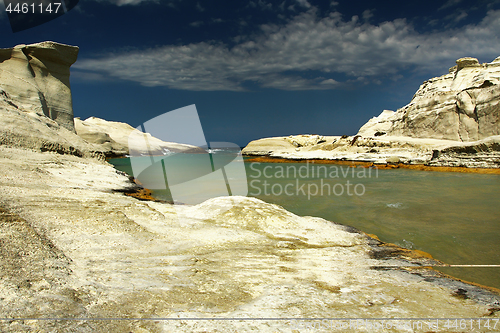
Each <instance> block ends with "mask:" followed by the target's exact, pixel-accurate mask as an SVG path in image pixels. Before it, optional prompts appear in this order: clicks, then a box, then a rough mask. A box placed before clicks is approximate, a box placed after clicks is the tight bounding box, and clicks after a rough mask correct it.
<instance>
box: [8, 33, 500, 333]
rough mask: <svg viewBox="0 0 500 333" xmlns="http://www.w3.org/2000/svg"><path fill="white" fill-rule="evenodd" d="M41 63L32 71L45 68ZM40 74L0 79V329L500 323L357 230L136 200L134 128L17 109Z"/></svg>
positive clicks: (455, 286) (476, 302) (476, 295)
mask: <svg viewBox="0 0 500 333" xmlns="http://www.w3.org/2000/svg"><path fill="white" fill-rule="evenodd" d="M22 47H25V46H22ZM33 48H35V49H36V48H42V49H45V48H46V49H48V50H47V52H33V53H32V54H33V57H34V58H36V56H43V55H44V54H47V53H48V54H51V59H52V61H57V57H55V56H54V53H51V52H52V51H55V54H58V55H59V56H60V57H62V58H61V60H60V62H59V65H61V66H62V65H64V64H65V66H66V67H67V69H68V70H69V62H68V61H66V60H65V58H64V57H65V53H64V52H59V53H58V51H57V50H61V49H63V50H67V47H66V46H64V47H63V46H60V45H58V44H56V43H42V44H35V45H31V46H28V49H30V50H31V49H33ZM14 49H15V48H14ZM70 50H71V49H70ZM72 50H73V51H75V50H74V49H72ZM11 51H12V50H11ZM14 51H16V50H14ZM16 52H17V51H16ZM16 52H11V53H12V54H17V55H21V53H22V52H21V53H16ZM4 53H5V52H4ZM73 53H74V52H73ZM73 53H71V52H70V54H73ZM34 58H30V59H25V60H23V61H26V64H28V63H29V62H30V61H32V63H31V64H30V66H41V65H40V64H43V63H44V62H33V59H34ZM19 59H21V58H19ZM2 66H3V67H2ZM5 66H10V65H9V63H8V61H7V62H6V61H3V62H0V69H4V70H5ZM8 69H9V70H10V71H11V73H12V72H15V71H14V70H15V68H14V69H13V68H11V67H8ZM38 69H39V68H38ZM38 69H37V68H35V70H34V71H26V72H24V71H22V72H16V73H15V74H16V75H17V77H18V78H22V80H21V79H19V80H18V83H19V84H17V85H11V86H8V85H3V83H2V82H1V81H0V93H1V94H0V95H1V97H0V115H1V117H0V123H1V126H0V175H1V177H0V252H1V256H0V268H1V269H0V272H1V273H0V276H1V279H0V313H1V314H2V318H0V319H1V320H0V330H1V331H3V332H19V331H25V332H31V331H32V332H35V331H36V332H67V331H72V332H123V331H134V332H170V331H182V332H202V331H211V332H227V331H239V332H246V331H255V330H259V331H262V332H289V331H290V330H291V329H292V328H293V327H294V326H293V323H292V322H291V321H290V320H288V319H287V320H283V321H279V320H274V321H271V322H268V321H265V320H258V321H244V320H239V321H238V320H233V321H231V320H224V319H230V318H247V319H249V320H250V319H252V318H484V319H492V318H493V319H497V318H499V312H498V310H499V309H500V308H499V306H500V294H499V293H498V291H496V290H494V289H491V288H490V289H488V288H483V287H479V286H475V285H473V284H469V283H464V282H462V281H458V280H455V279H452V278H450V277H447V276H445V275H444V274H441V273H438V272H436V271H434V270H432V269H431V268H430V266H432V265H441V264H442V263H440V262H438V261H437V260H434V259H432V258H429V257H428V256H426V255H424V254H422V253H418V252H415V251H409V250H404V249H401V248H398V247H395V246H392V245H390V244H384V243H382V242H380V241H378V240H377V239H375V238H373V237H370V236H368V235H366V234H364V233H362V232H360V231H358V230H355V229H353V228H350V227H347V226H343V225H339V224H336V223H334V222H330V221H326V220H324V219H321V218H316V217H301V216H297V215H294V214H292V213H290V212H288V211H286V210H285V209H283V208H282V207H279V206H277V205H273V204H269V203H265V202H263V201H261V200H258V199H255V198H247V197H219V198H213V199H210V200H208V201H206V202H204V203H201V204H199V205H195V206H190V205H182V206H180V205H176V206H174V205H171V204H168V203H162V202H154V201H145V200H138V199H137V198H134V197H130V196H127V195H125V193H134V192H137V191H138V190H139V187H138V186H137V184H135V183H133V182H132V181H131V179H130V178H129V177H128V176H127V175H125V174H124V173H122V172H119V171H117V170H116V169H114V168H113V167H112V166H111V165H110V164H108V163H107V162H106V161H105V157H106V156H109V155H113V154H110V152H115V153H116V152H119V151H123V150H121V149H122V147H119V145H120V140H121V139H120V136H123V131H121V132H120V133H122V134H120V135H117V136H115V137H113V135H114V134H113V131H115V129H116V126H118V127H119V128H121V129H123V128H125V127H126V126H128V125H126V124H122V125H116V126H115V125H113V129H110V130H109V131H108V130H102V129H100V130H95V131H94V130H93V129H92V128H94V129H95V128H97V127H92V128H90V130H89V131H88V132H92V131H94V132H95V133H105V134H107V136H106V135H104V134H103V135H101V134H92V133H91V134H86V135H82V136H79V135H77V134H76V133H75V131H74V129H73V128H71V126H69V125H71V124H70V123H68V122H67V117H62V118H60V117H55V116H54V117H53V118H51V117H50V115H55V112H53V111H54V110H59V111H60V114H70V113H71V114H72V110H71V109H69V108H68V104H67V103H66V104H65V103H62V104H61V103H60V104H57V103H56V104H51V103H49V104H46V105H45V107H46V111H47V112H39V111H37V110H45V109H43V105H42V104H40V103H41V101H40V98H41V97H40V96H45V94H46V92H44V91H42V90H40V91H39V92H40V94H39V93H38V92H37V91H33V94H31V95H30V96H31V97H30V98H28V99H24V100H21V99H22V98H24V97H25V96H26V95H23V94H22V89H23V87H22V85H21V83H20V82H22V81H23V80H24V81H27V80H28V81H29V80H34V78H32V77H31V78H30V75H32V72H36V70H38ZM61 70H62V69H61ZM23 75H25V77H23ZM45 79H46V82H44V84H43V85H41V86H43V87H50V86H51V85H53V86H55V87H57V85H58V84H59V83H58V82H51V80H55V81H57V78H56V77H55V76H50V75H48V76H45ZM16 82H17V81H16ZM36 84H37V82H36V81H33V82H32V83H31V85H30V87H31V88H32V89H35V88H36V87H37V85H36ZM33 87H35V88H33ZM35 90H36V89H35ZM19 96H21V97H22V98H21V97H19ZM23 96H24V97H23ZM20 98H21V99H20ZM37 98H38V99H37ZM68 98H70V96H63V95H61V96H59V101H61V100H66V101H67V100H68ZM44 100H47V101H50V100H51V99H50V98H48V96H46V97H44ZM21 102H22V103H21ZM30 103H31V104H30ZM37 103H38V107H37V106H36V104H37ZM30 105H31V106H30ZM61 105H63V106H64V105H66V106H65V107H66V109H64V108H59V106H61ZM51 108H54V110H52V109H51ZM58 108H59V109H58ZM92 122H93V125H91V124H89V125H88V126H89V127H91V126H94V125H95V124H96V123H98V124H99V126H101V128H102V124H103V122H102V121H101V120H95V119H94V120H92V121H89V123H92ZM68 124H69V125H68ZM80 125H81V124H80ZM78 126H79V125H78V122H77V130H76V131H77V132H79V131H78ZM82 126H85V125H82ZM95 126H97V125H95ZM79 134H81V132H80V133H79ZM283 141H284V140H283ZM158 147H159V149H163V147H165V146H162V145H159V146H158ZM170 147H173V146H170ZM167 149H169V148H168V147H167ZM186 149H190V148H189V147H187V148H186ZM155 318H158V320H154V319H155ZM161 318H163V319H161ZM165 318H170V319H172V320H170V321H169V320H165ZM183 318H184V319H186V320H181V319H183ZM194 318H205V319H207V318H209V319H213V320H193V319H194ZM141 319H142V320H141ZM144 319H147V320H144ZM424 327H425V326H424ZM345 331H349V330H345ZM351 331H356V332H359V331H365V332H370V331H373V330H372V329H371V328H369V327H366V326H361V327H357V328H356V329H352V330H351ZM434 331H447V329H446V328H444V327H440V328H439V329H435V330H434Z"/></svg>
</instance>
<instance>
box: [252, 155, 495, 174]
mask: <svg viewBox="0 0 500 333" xmlns="http://www.w3.org/2000/svg"><path fill="white" fill-rule="evenodd" d="M245 162H249V163H251V162H260V163H307V162H309V163H311V164H336V165H349V166H353V167H361V168H377V169H380V170H386V169H410V170H420V171H440V172H463V173H483V174H496V175H500V169H486V168H466V167H445V166H429V165H423V164H403V163H394V164H393V163H388V164H374V163H372V162H361V161H340V160H324V159H300V160H298V159H297V160H296V159H286V158H279V157H267V156H259V157H250V158H247V159H245Z"/></svg>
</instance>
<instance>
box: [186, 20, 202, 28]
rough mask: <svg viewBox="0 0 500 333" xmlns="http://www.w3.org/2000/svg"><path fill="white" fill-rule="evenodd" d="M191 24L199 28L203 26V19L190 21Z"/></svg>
mask: <svg viewBox="0 0 500 333" xmlns="http://www.w3.org/2000/svg"><path fill="white" fill-rule="evenodd" d="M189 25H190V26H192V27H194V28H198V27H201V26H202V25H203V21H195V22H191V23H189Z"/></svg>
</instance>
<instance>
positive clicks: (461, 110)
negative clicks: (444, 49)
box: [242, 57, 500, 168]
mask: <svg viewBox="0 0 500 333" xmlns="http://www.w3.org/2000/svg"><path fill="white" fill-rule="evenodd" d="M242 153H243V154H244V155H248V156H269V157H278V158H285V159H298V160H301V159H327V160H351V161H363V162H373V163H376V164H377V163H379V164H384V163H400V162H401V163H407V164H424V165H429V166H446V167H448V166H449V167H470V168H499V167H500V57H499V58H496V59H495V60H494V61H492V62H491V63H487V64H479V62H478V61H477V59H475V58H461V59H458V60H457V65H456V66H454V67H452V68H451V69H450V73H449V74H446V75H443V76H441V77H437V78H433V79H430V80H428V81H426V82H424V83H423V84H422V85H421V86H420V88H419V89H418V91H417V92H416V93H415V95H414V96H413V99H412V101H411V102H410V103H409V104H408V105H406V106H404V107H402V108H400V109H398V110H397V112H394V111H390V110H384V111H383V112H382V113H381V114H380V115H379V116H378V117H374V118H372V119H370V120H369V121H368V122H367V123H366V124H365V125H363V126H362V127H361V128H360V130H359V132H358V134H357V135H355V136H342V137H340V136H319V135H307V134H306V135H294V136H289V137H276V138H264V139H260V140H255V141H252V142H250V143H249V144H248V145H247V146H246V147H245V148H244V149H243V151H242Z"/></svg>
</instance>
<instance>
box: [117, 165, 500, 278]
mask: <svg viewBox="0 0 500 333" xmlns="http://www.w3.org/2000/svg"><path fill="white" fill-rule="evenodd" d="M141 158H142V157H141ZM186 161H187V160H186ZM110 162H111V163H113V164H114V165H115V167H116V168H117V169H120V170H122V171H125V172H127V173H130V174H131V167H130V161H129V159H114V160H111V161H110ZM186 163H187V162H186ZM181 164H182V163H181ZM189 164H190V165H189V168H193V167H194V166H195V165H196V158H195V159H194V160H193V159H189ZM179 165H180V164H179ZM244 166H245V169H246V174H247V179H246V181H247V182H248V193H249V194H248V195H249V196H254V197H257V198H259V199H262V200H264V201H267V202H271V203H275V204H278V205H281V206H283V207H284V208H286V209H287V210H289V211H291V212H293V213H295V214H298V215H310V216H319V217H322V218H325V219H327V220H330V221H335V222H338V223H342V224H345V225H350V226H353V227H356V228H358V229H360V230H362V231H364V232H366V233H370V234H375V235H377V236H378V237H379V238H380V239H381V240H382V241H385V242H391V243H395V244H398V245H400V246H403V247H406V248H409V249H418V250H422V251H425V252H428V253H430V254H432V256H433V257H434V258H437V259H440V260H442V261H444V262H445V263H448V264H467V265H469V264H475V265H478V264H482V265H500V241H499V240H500V239H499V236H500V214H499V213H500V175H484V174H462V173H453V172H426V171H414V170H405V169H394V170H376V169H364V168H352V167H347V166H340V165H324V164H323V165H313V164H306V163H283V164H282V163H250V162H245V164H244ZM186 168H187V166H186ZM227 179H228V181H229V184H231V186H232V185H233V183H234V182H240V184H239V185H241V182H242V181H243V182H244V180H242V179H235V178H231V177H228V178H227ZM189 191H192V193H193V196H194V195H197V194H196V193H198V194H199V192H200V189H199V188H198V187H196V186H193V187H192V188H191V189H189ZM214 193H215V192H214ZM153 194H154V195H155V196H157V197H158V198H161V199H166V200H170V199H171V197H170V193H169V192H168V191H167V190H165V189H163V190H154V191H153ZM440 270H442V271H443V272H445V273H448V274H450V275H453V276H456V277H459V278H462V279H465V280H468V281H473V282H476V283H480V284H484V285H488V286H492V287H497V288H500V267H499V268H446V269H440Z"/></svg>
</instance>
